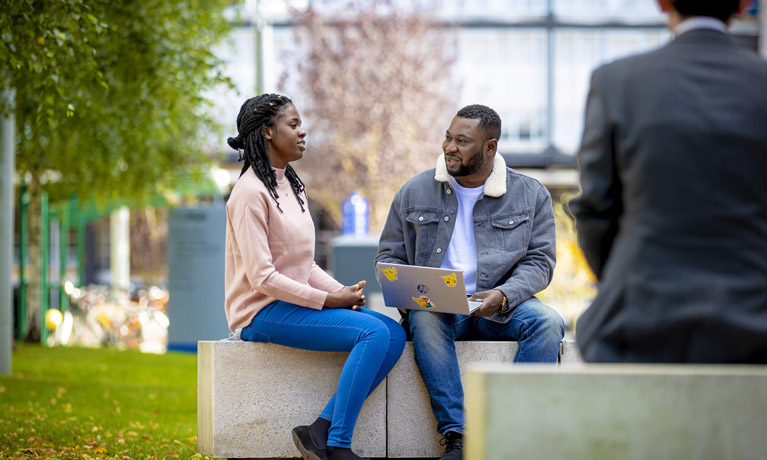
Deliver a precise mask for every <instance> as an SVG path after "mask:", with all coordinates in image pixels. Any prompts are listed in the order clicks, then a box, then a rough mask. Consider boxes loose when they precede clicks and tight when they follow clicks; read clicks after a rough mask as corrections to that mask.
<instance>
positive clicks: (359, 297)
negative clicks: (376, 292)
mask: <svg viewBox="0 0 767 460" xmlns="http://www.w3.org/2000/svg"><path fill="white" fill-rule="evenodd" d="M365 284H367V281H364V280H363V281H358V282H357V284H352V285H351V286H344V287H343V288H341V289H340V290H339V291H337V292H329V293H328V296H327V298H326V299H325V306H326V307H328V308H351V309H352V310H359V309H360V307H361V306H363V305H365V295H364V294H362V288H363V287H365Z"/></svg>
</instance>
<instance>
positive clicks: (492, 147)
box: [485, 139, 498, 155]
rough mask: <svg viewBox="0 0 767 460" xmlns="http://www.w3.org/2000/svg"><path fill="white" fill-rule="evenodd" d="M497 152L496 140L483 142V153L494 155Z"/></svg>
mask: <svg viewBox="0 0 767 460" xmlns="http://www.w3.org/2000/svg"><path fill="white" fill-rule="evenodd" d="M497 150H498V140H497V139H490V140H488V141H485V153H492V154H493V155H495V152H496V151H497Z"/></svg>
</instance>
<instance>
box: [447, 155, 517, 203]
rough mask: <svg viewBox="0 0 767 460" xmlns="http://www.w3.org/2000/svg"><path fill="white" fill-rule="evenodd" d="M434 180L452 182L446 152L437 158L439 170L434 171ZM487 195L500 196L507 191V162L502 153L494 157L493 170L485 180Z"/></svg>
mask: <svg viewBox="0 0 767 460" xmlns="http://www.w3.org/2000/svg"><path fill="white" fill-rule="evenodd" d="M434 180H436V181H439V182H448V183H450V182H451V181H450V174H448V172H447V166H446V165H445V154H444V153H443V154H442V155H440V156H439V158H437V170H436V171H435V172H434ZM484 193H485V195H487V196H492V197H496V198H497V197H499V196H502V195H503V194H504V193H506V162H505V161H503V157H502V156H501V154H500V153H496V154H495V158H494V159H493V170H492V172H490V176H489V177H488V178H487V180H486V181H485V192H484Z"/></svg>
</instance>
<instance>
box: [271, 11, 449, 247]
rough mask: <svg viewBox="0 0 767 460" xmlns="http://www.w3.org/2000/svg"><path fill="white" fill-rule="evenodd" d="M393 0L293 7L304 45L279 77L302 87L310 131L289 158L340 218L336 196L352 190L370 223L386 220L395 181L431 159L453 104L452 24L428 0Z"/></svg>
mask: <svg viewBox="0 0 767 460" xmlns="http://www.w3.org/2000/svg"><path fill="white" fill-rule="evenodd" d="M395 3H396V4H395ZM400 4H402V2H398V3H397V2H393V1H390V0H371V1H366V2H342V1H324V2H323V1H320V2H313V3H312V6H310V7H309V8H308V9H307V10H306V11H304V12H300V13H295V20H296V27H295V29H294V30H295V35H296V40H297V42H298V44H299V47H300V49H301V50H302V51H301V53H302V54H301V55H300V56H297V61H298V63H299V64H298V72H292V73H286V74H285V75H284V76H283V80H282V87H283V88H285V87H286V86H294V85H295V86H298V87H299V88H300V90H301V92H302V93H303V98H297V99H299V101H300V102H301V104H300V107H298V109H299V111H300V112H301V114H302V117H303V118H304V121H305V125H306V128H307V130H308V133H309V135H308V137H307V154H306V156H305V157H304V159H302V160H301V161H300V162H298V163H297V165H296V167H297V169H298V170H299V173H300V174H301V177H302V179H303V180H304V182H306V184H307V188H308V191H309V194H310V196H311V197H312V198H313V199H315V200H318V201H319V202H321V203H322V204H324V205H325V206H326V207H327V209H328V210H329V211H330V212H331V213H332V214H333V215H334V216H335V217H336V218H337V220H338V221H340V213H341V210H340V203H341V201H342V200H344V199H345V198H346V197H347V196H348V195H349V193H350V192H352V191H354V190H357V191H359V192H360V194H361V195H362V196H364V197H365V198H367V199H368V200H369V203H370V231H371V232H378V231H380V230H381V228H382V227H383V223H384V222H385V219H386V215H387V212H388V209H389V205H390V204H391V200H392V197H393V196H394V193H395V192H396V191H397V189H398V188H399V187H400V186H401V185H402V184H403V183H404V182H405V181H406V180H407V179H409V178H410V177H412V176H414V175H415V174H417V173H419V172H421V171H423V170H425V169H428V168H433V167H434V165H435V161H436V159H437V157H438V155H439V154H440V153H441V140H442V138H443V136H444V131H445V128H446V127H447V126H448V124H449V121H450V118H451V117H452V115H453V114H454V113H455V110H456V107H455V103H454V97H455V95H456V93H457V91H456V89H455V88H454V85H453V83H452V81H451V79H450V67H451V64H452V62H453V61H454V58H453V56H452V54H453V50H454V48H455V47H454V44H453V43H452V42H451V40H452V38H450V34H449V32H448V31H447V30H445V29H444V28H442V27H440V26H437V25H436V21H435V20H434V16H433V15H432V14H431V11H430V10H429V9H428V8H427V7H424V6H423V5H420V4H419V3H418V2H411V3H408V7H407V9H406V10H405V9H401V8H400V7H399V6H397V5H400ZM291 79H297V81H292V82H291ZM291 83H292V84H291ZM299 101H296V102H297V104H298V102H299Z"/></svg>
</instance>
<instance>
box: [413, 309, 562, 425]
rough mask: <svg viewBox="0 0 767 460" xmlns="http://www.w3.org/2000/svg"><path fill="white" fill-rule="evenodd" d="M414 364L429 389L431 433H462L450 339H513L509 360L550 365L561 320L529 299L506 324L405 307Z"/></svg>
mask: <svg viewBox="0 0 767 460" xmlns="http://www.w3.org/2000/svg"><path fill="white" fill-rule="evenodd" d="M409 323H410V333H411V335H412V337H413V347H414V348H415V362H416V364H417V365H418V370H419V371H420V372H421V378H422V379H423V383H424V385H426V390H427V391H428V392H429V398H430V400H431V408H432V411H433V412H434V417H435V418H436V419H437V431H438V432H439V433H440V434H441V435H442V436H444V435H445V433H447V432H448V431H455V432H458V433H463V385H462V384H461V374H460V370H459V369H458V358H457V357H456V354H455V341H456V340H499V341H504V340H508V341H517V342H519V350H518V351H517V354H516V356H515V357H514V362H515V363H525V362H539V363H556V362H557V358H558V356H559V343H560V341H561V340H562V337H564V333H565V324H564V321H563V320H562V317H561V316H559V313H557V312H556V311H554V310H553V309H551V308H549V307H547V306H546V305H544V304H543V303H541V301H540V300H538V299H536V298H535V297H532V298H530V299H529V300H526V301H525V302H522V303H521V304H520V305H519V306H518V307H517V308H516V309H515V310H514V311H513V312H512V315H511V320H510V321H509V322H508V323H506V324H501V323H496V322H493V321H489V320H486V319H484V318H481V317H478V316H466V315H451V314H445V313H432V312H429V311H425V310H410V313H409Z"/></svg>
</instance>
